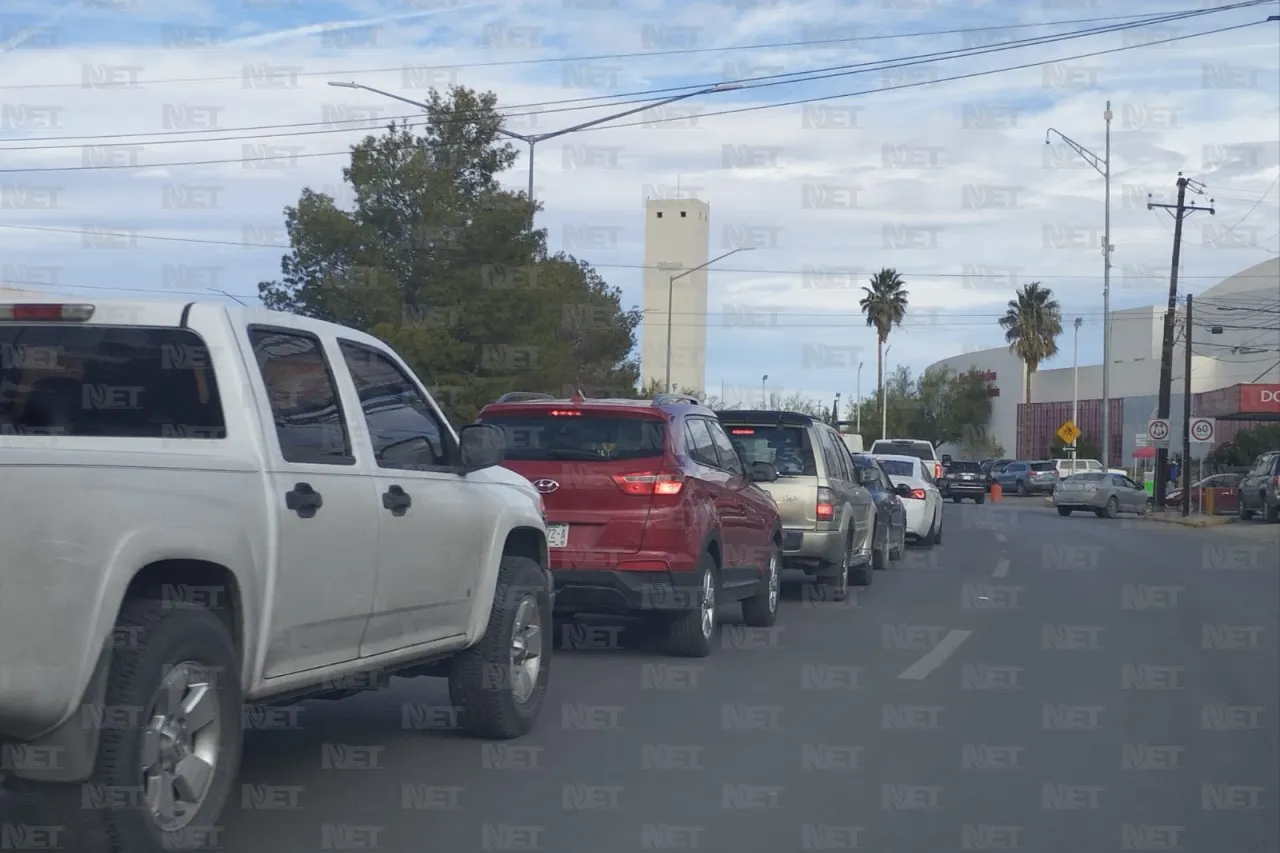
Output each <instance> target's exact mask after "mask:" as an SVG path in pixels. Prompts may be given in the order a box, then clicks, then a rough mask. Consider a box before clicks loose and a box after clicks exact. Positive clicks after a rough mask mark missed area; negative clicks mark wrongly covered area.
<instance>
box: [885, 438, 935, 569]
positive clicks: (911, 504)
mask: <svg viewBox="0 0 1280 853" xmlns="http://www.w3.org/2000/svg"><path fill="white" fill-rule="evenodd" d="M875 458H876V459H877V460H878V461H879V462H880V467H881V468H883V469H884V471H885V473H886V474H888V475H889V477H890V478H891V479H892V481H893V483H894V486H895V491H897V493H898V496H899V497H901V498H902V505H903V507H904V509H905V510H906V513H907V536H908V537H910V538H911V539H912V540H914V541H915V542H916V543H917V544H918V545H921V546H923V547H925V548H932V547H933V546H934V545H941V544H942V493H941V492H939V491H938V484H937V481H936V480H934V479H933V471H932V466H931V465H930V464H929V463H928V461H926V460H924V459H920V458H918V457H915V456H889V455H876V457H875Z"/></svg>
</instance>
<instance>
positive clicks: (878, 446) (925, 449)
mask: <svg viewBox="0 0 1280 853" xmlns="http://www.w3.org/2000/svg"><path fill="white" fill-rule="evenodd" d="M871 452H872V453H887V454H889V455H891V456H914V457H915V458H917V459H923V460H925V461H926V462H933V461H935V460H936V459H937V458H938V457H937V454H935V453H934V450H933V445H932V444H930V443H929V442H927V441H902V442H898V441H877V442H876V443H875V444H873V445H871Z"/></svg>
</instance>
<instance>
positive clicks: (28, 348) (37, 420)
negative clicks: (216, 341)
mask: <svg viewBox="0 0 1280 853" xmlns="http://www.w3.org/2000/svg"><path fill="white" fill-rule="evenodd" d="M3 434H7V435H63V436H87V437H99V438H182V439H221V438H226V435H227V430H226V423H225V421H224V420H223V414H222V401H221V399H220V398H219V396H218V383H217V379H216V377H215V376H214V372H213V366H212V364H211V362H210V359H209V350H208V348H207V347H206V346H205V343H204V341H202V340H201V339H200V337H199V336H198V335H196V334H195V333H194V332H192V331H190V330H188V329H152V328H139V327H128V326H80V325H77V326H62V325H54V324H51V323H48V324H33V325H9V324H3V325H0V435H3Z"/></svg>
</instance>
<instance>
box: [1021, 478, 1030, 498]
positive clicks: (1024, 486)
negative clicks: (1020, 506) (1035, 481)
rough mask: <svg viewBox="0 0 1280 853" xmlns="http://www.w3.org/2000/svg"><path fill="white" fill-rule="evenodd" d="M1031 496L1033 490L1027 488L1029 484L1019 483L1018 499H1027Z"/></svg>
mask: <svg viewBox="0 0 1280 853" xmlns="http://www.w3.org/2000/svg"><path fill="white" fill-rule="evenodd" d="M1030 494H1031V490H1030V489H1028V488H1027V484H1026V483H1024V482H1023V481H1022V480H1019V481H1018V497H1020V498H1025V497H1027V496H1028V495H1030Z"/></svg>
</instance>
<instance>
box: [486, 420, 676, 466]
mask: <svg viewBox="0 0 1280 853" xmlns="http://www.w3.org/2000/svg"><path fill="white" fill-rule="evenodd" d="M569 411H570V412H571V413H570V414H564V415H558V414H550V413H548V414H542V413H540V412H511V413H510V414H494V415H489V416H487V417H484V418H481V419H480V423H486V424H493V425H494V426H499V427H502V431H503V432H504V433H505V434H506V458H508V459H511V460H515V461H521V460H523V461H562V460H563V461H588V460H598V461H601V462H608V461H613V460H622V459H645V458H649V457H653V456H662V455H663V453H664V452H665V439H666V431H667V427H666V424H665V423H663V422H662V421H660V420H658V419H656V418H643V417H625V416H624V417H620V416H618V415H611V414H606V413H594V412H591V411H583V410H578V409H574V410H569Z"/></svg>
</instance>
